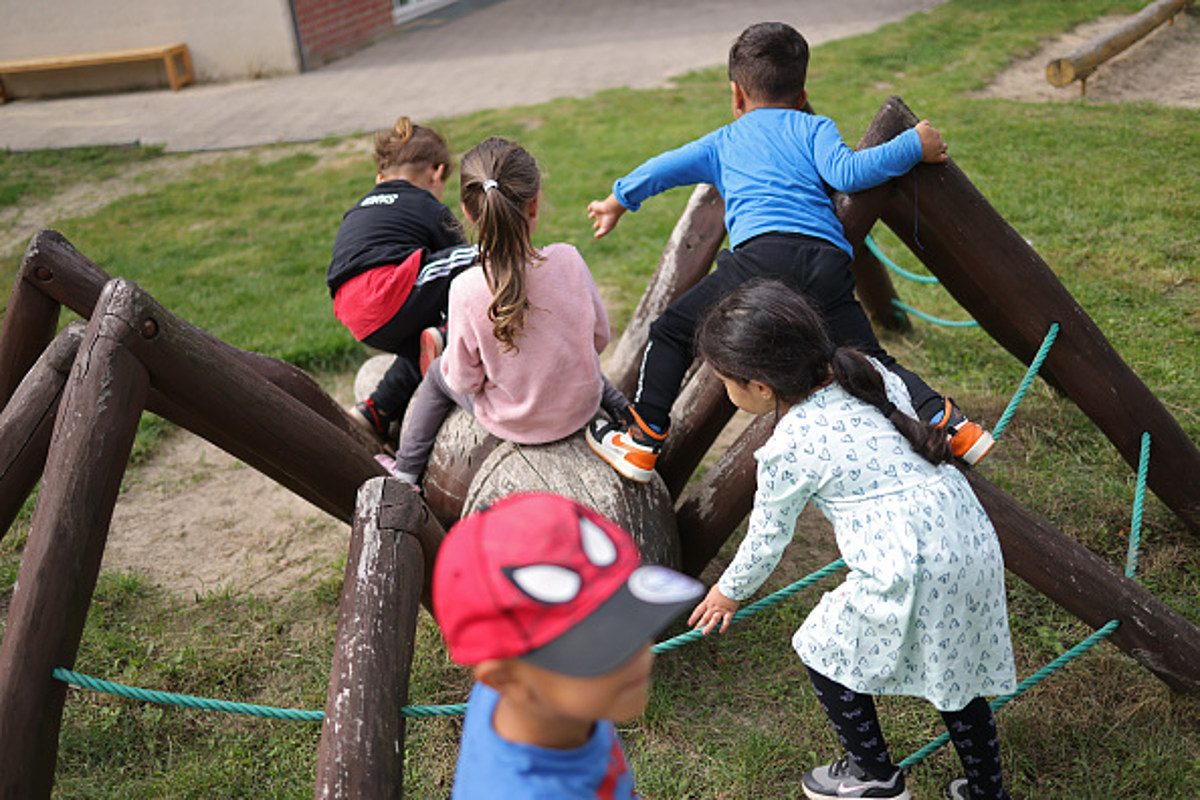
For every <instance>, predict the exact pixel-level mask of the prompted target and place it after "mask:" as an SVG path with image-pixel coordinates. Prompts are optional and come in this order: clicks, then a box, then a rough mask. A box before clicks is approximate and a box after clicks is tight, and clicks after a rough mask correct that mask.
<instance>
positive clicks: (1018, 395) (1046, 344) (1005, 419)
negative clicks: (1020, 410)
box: [992, 322, 1058, 439]
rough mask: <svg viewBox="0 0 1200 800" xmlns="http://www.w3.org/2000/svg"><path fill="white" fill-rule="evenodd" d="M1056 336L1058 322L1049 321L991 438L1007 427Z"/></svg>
mask: <svg viewBox="0 0 1200 800" xmlns="http://www.w3.org/2000/svg"><path fill="white" fill-rule="evenodd" d="M1057 338H1058V323H1057V322H1052V323H1050V330H1048V331H1046V338H1044V339H1042V346H1041V347H1039V348H1038V351H1037V355H1035V356H1034V357H1033V361H1031V362H1029V369H1027V370H1025V377H1024V378H1022V379H1021V384H1020V386H1018V387H1017V391H1016V392H1014V393H1013V396H1012V399H1011V400H1009V401H1008V406H1007V407H1006V408H1005V409H1004V413H1003V414H1001V415H1000V420H999V421H998V422H997V423H996V427H995V428H994V429H993V430H992V438H993V439H999V438H1000V434H1002V433H1004V429H1005V428H1007V427H1008V423H1009V422H1010V421H1011V420H1012V418H1013V414H1015V413H1016V412H1017V406H1019V405H1020V404H1021V401H1022V400H1023V399H1024V398H1025V393H1026V392H1027V391H1029V385H1030V384H1031V383H1033V376H1034V375H1037V374H1038V371H1039V370H1040V369H1041V368H1042V363H1043V362H1044V361H1045V360H1046V356H1048V355H1049V354H1050V346H1051V345H1052V344H1054V340H1055V339H1057Z"/></svg>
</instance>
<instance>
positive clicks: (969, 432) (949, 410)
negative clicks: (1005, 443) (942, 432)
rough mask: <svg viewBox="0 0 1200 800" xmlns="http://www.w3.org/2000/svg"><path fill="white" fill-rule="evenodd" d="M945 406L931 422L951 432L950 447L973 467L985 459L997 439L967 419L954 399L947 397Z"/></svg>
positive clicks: (936, 426) (957, 455)
mask: <svg viewBox="0 0 1200 800" xmlns="http://www.w3.org/2000/svg"><path fill="white" fill-rule="evenodd" d="M945 403H946V405H945V407H944V408H943V409H942V410H941V411H939V412H938V413H936V414H934V415H933V419H931V420H929V422H930V423H931V424H932V425H933V426H934V427H935V428H945V429H946V432H947V433H948V434H950V449H951V450H952V451H953V452H954V455H955V457H956V458H959V459H961V460H963V461H965V462H966V463H968V464H970V465H971V466H972V467H973V466H975V465H976V464H978V463H979V462H980V461H982V460H983V457H984V456H986V455H987V454H988V452H989V451H990V450H991V449H992V446H993V445H994V444H996V440H995V439H993V438H992V435H991V434H990V433H988V432H987V431H985V430H984V429H983V428H982V427H981V426H979V425H978V424H976V423H974V422H971V420H969V419H967V415H966V414H964V413H962V412H961V411H959V410H958V406H956V405H954V401H953V400H951V399H950V398H949V397H947V398H946V399H945Z"/></svg>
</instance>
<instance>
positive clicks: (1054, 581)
mask: <svg viewBox="0 0 1200 800" xmlns="http://www.w3.org/2000/svg"><path fill="white" fill-rule="evenodd" d="M956 466H957V465H956ZM960 469H962V468H961V467H960ZM962 471H963V472H964V473H965V474H966V476H967V480H968V481H970V483H971V488H972V489H974V490H975V495H976V497H978V498H979V502H980V503H982V504H983V507H984V508H985V509H986V510H987V513H988V516H989V517H991V519H992V522H993V524H995V526H996V530H997V532H998V533H999V534H1000V545H1001V548H1002V549H1003V551H1004V566H1005V567H1006V568H1007V569H1008V570H1009V571H1010V572H1012V573H1014V574H1016V575H1019V576H1021V578H1022V579H1024V580H1025V581H1026V582H1028V583H1029V584H1030V585H1031V586H1033V587H1034V588H1035V589H1037V590H1038V591H1040V592H1041V593H1042V594H1044V595H1046V596H1047V597H1049V598H1050V599H1051V600H1053V601H1054V602H1055V603H1058V605H1060V606H1062V607H1063V608H1064V609H1065V610H1066V611H1068V612H1070V613H1071V614H1073V615H1074V616H1076V617H1077V618H1079V619H1080V620H1082V621H1083V622H1085V623H1087V624H1088V625H1090V626H1091V627H1093V628H1100V627H1102V626H1103V625H1105V624H1106V623H1107V622H1109V621H1110V620H1114V619H1116V620H1120V622H1121V625H1120V627H1119V628H1117V630H1116V631H1115V632H1114V633H1113V634H1112V636H1111V637H1110V638H1109V640H1110V641H1111V642H1112V643H1113V644H1114V645H1116V646H1117V647H1119V648H1121V649H1122V650H1123V651H1125V652H1126V653H1128V654H1129V655H1131V656H1132V657H1133V658H1135V659H1137V661H1138V662H1139V663H1140V664H1141V665H1142V666H1144V667H1145V668H1146V669H1148V670H1150V671H1151V672H1153V673H1154V674H1155V675H1157V676H1158V677H1159V679H1161V680H1162V681H1163V682H1164V683H1166V684H1167V685H1168V686H1170V687H1171V688H1172V689H1174V690H1175V691H1177V692H1181V693H1183V694H1189V695H1192V696H1200V628H1198V627H1197V626H1195V625H1193V624H1192V623H1191V622H1189V621H1188V620H1187V619H1186V618H1184V617H1183V616H1182V615H1181V614H1180V613H1179V612H1178V611H1176V610H1175V609H1173V608H1171V607H1170V606H1168V605H1167V604H1165V603H1163V602H1162V601H1161V600H1159V599H1158V598H1157V597H1155V596H1154V595H1153V594H1151V593H1150V592H1148V591H1146V590H1145V589H1143V588H1142V587H1141V586H1140V585H1138V583H1137V582H1136V581H1133V580H1130V579H1129V578H1127V577H1125V575H1124V574H1122V573H1121V572H1120V571H1119V570H1117V569H1115V568H1113V567H1112V566H1111V565H1109V564H1108V563H1107V562H1106V561H1104V560H1103V559H1101V558H1100V557H1099V556H1097V555H1096V554H1095V553H1093V552H1092V551H1091V550H1088V549H1087V548H1086V547H1084V546H1082V545H1080V544H1079V543H1077V542H1076V541H1075V540H1073V539H1071V538H1070V537H1068V536H1067V535H1065V534H1064V533H1062V532H1061V531H1059V530H1058V529H1056V528H1055V527H1054V526H1053V525H1051V524H1050V523H1049V522H1047V521H1046V520H1044V519H1042V518H1041V517H1040V516H1038V515H1036V514H1034V513H1032V512H1031V511H1029V510H1028V509H1026V508H1024V507H1023V506H1021V504H1020V503H1018V502H1017V501H1016V500H1014V499H1013V498H1011V497H1009V496H1008V495H1007V494H1005V493H1004V492H1003V491H1001V490H1000V489H998V488H997V487H996V486H994V485H992V484H991V483H989V482H988V481H987V480H985V479H984V478H982V477H981V476H980V475H979V474H978V473H976V472H973V471H971V470H969V469H962Z"/></svg>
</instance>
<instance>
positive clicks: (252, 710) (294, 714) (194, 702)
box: [53, 559, 845, 722]
mask: <svg viewBox="0 0 1200 800" xmlns="http://www.w3.org/2000/svg"><path fill="white" fill-rule="evenodd" d="M844 566H845V562H844V561H842V560H841V559H838V560H837V561H834V562H833V563H831V564H828V565H827V566H825V567H823V568H821V569H819V570H817V571H816V572H814V573H812V574H811V575H808V576H807V577H804V578H801V579H800V580H798V581H796V582H795V583H793V584H792V585H790V586H787V587H785V588H783V589H780V590H779V591H777V592H775V593H774V594H771V595H768V596H767V597H764V598H763V599H762V600H759V601H758V602H756V603H753V604H751V605H749V606H746V607H745V608H743V609H742V610H741V611H738V612H737V614H735V615H734V620H735V621H736V620H741V619H745V618H746V617H749V616H751V615H753V614H757V613H758V612H759V611H762V610H764V609H767V608H770V607H771V606H774V605H777V604H779V603H781V602H783V601H784V600H786V599H787V598H789V597H791V596H792V595H794V594H795V593H796V592H799V591H800V590H801V589H804V588H806V587H808V586H811V585H812V584H814V583H816V582H817V581H819V580H821V579H822V578H824V577H826V576H827V575H830V574H832V573H834V572H837V571H838V570H839V569H841V568H842V567H844ZM702 636H703V634H702V633H701V632H700V631H698V630H694V631H688V632H687V633H684V634H680V635H679V636H676V637H675V638H673V639H668V640H666V641H664V642H660V643H659V644H656V645H655V646H654V652H656V653H661V652H665V651H667V650H674V649H675V648H677V647H680V646H682V645H684V644H687V643H688V642H692V641H695V640H696V639H699V638H701V637H702ZM53 675H54V677H55V678H57V679H58V680H60V681H62V682H63V683H70V684H73V685H75V686H79V687H81V688H84V689H91V690H93V691H97V692H105V693H107V694H114V695H118V696H120V697H127V698H130V699H132V700H141V701H143V702H147V703H158V704H160V705H168V706H182V707H185V708H199V709H206V710H209V711H227V712H229V713H231V714H249V715H252V716H256V717H267V718H272V719H288V720H295V721H298V722H320V721H321V720H322V719H324V717H325V712H323V711H305V710H302V709H295V708H274V707H272V706H260V705H254V704H250V703H233V702H229V701H227V700H214V699H211V698H206V697H195V696H193V695H187V694H175V693H173V692H159V691H155V690H153V689H139V688H137V687H136V686H126V685H124V684H120V683H113V682H112V681H106V680H101V679H100V678H93V677H91V676H89V675H82V674H80V673H78V672H72V671H70V670H68V669H63V668H62V667H55V669H54V672H53ZM466 708H467V706H466V704H465V703H455V704H453V705H444V706H405V707H404V708H402V709H400V714H401V716H405V717H419V718H420V717H445V716H458V715H461V714H462V713H463V712H464V711H466Z"/></svg>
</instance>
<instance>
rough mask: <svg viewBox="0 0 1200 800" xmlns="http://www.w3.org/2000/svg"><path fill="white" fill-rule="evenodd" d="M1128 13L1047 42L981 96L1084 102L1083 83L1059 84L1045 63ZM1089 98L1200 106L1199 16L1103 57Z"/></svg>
mask: <svg viewBox="0 0 1200 800" xmlns="http://www.w3.org/2000/svg"><path fill="white" fill-rule="evenodd" d="M1125 19H1127V17H1120V16H1111V17H1103V18H1101V19H1099V20H1096V21H1095V22H1091V23H1088V24H1086V25H1081V26H1079V27H1078V28H1076V29H1075V30H1073V31H1070V32H1069V33H1067V34H1064V35H1063V36H1060V37H1058V38H1056V39H1054V40H1052V41H1050V42H1047V43H1046V44H1045V45H1044V46H1043V47H1042V49H1041V50H1039V51H1038V52H1037V53H1036V54H1034V55H1032V56H1030V57H1028V58H1024V59H1021V60H1020V61H1017V62H1015V63H1014V64H1012V66H1011V67H1009V68H1008V69H1007V70H1005V71H1004V72H1003V73H1001V74H1000V75H998V76H997V77H996V79H995V80H994V81H993V82H992V83H991V84H990V85H989V86H988V87H987V88H986V89H984V90H983V91H981V92H978V93H977V94H976V95H975V96H977V97H1003V98H1006V99H1009V100H1020V101H1024V102H1038V103H1046V102H1059V103H1066V102H1080V99H1081V93H1080V84H1079V82H1078V81H1076V82H1075V83H1073V84H1071V85H1069V86H1064V87H1061V88H1060V87H1056V86H1052V85H1050V82H1049V81H1047V80H1046V65H1047V64H1048V63H1050V62H1051V61H1053V60H1054V59H1056V58H1061V57H1063V56H1065V55H1067V54H1068V53H1070V52H1071V51H1072V50H1074V49H1075V48H1077V47H1079V46H1080V45H1083V44H1085V43H1087V42H1088V41H1090V40H1091V39H1093V38H1095V37H1097V36H1101V35H1103V34H1105V33H1107V32H1108V31H1110V30H1112V29H1113V28H1115V27H1117V26H1118V25H1120V24H1121V22H1123V21H1124V20H1125ZM1083 97H1084V98H1086V101H1087V102H1093V103H1127V102H1137V101H1145V102H1150V103H1157V104H1159V105H1165V106H1181V107H1184V108H1200V21H1198V20H1197V18H1196V17H1195V16H1194V15H1192V14H1187V13H1185V14H1179V15H1178V16H1176V17H1175V22H1174V24H1170V25H1161V26H1159V27H1158V28H1157V29H1155V30H1154V31H1153V32H1152V33H1150V34H1149V35H1147V36H1146V37H1145V38H1143V39H1142V40H1140V41H1138V42H1137V43H1135V44H1134V45H1133V46H1131V47H1130V48H1128V49H1127V50H1125V51H1124V52H1122V53H1120V54H1119V55H1116V56H1114V57H1113V58H1111V59H1109V60H1108V61H1106V62H1104V63H1103V64H1101V65H1100V66H1099V68H1098V69H1097V70H1096V71H1095V72H1094V73H1092V75H1091V76H1090V77H1089V78H1088V79H1087V88H1086V94H1084V95H1083Z"/></svg>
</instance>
